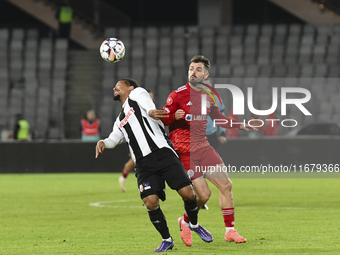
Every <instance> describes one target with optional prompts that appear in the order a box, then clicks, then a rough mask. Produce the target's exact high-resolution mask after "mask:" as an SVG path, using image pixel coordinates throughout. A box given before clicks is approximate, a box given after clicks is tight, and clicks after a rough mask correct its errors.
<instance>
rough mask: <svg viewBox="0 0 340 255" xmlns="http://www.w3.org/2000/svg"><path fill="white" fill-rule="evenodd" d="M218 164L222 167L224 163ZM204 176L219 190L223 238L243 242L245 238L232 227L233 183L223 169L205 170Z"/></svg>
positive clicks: (233, 219) (233, 220)
mask: <svg viewBox="0 0 340 255" xmlns="http://www.w3.org/2000/svg"><path fill="white" fill-rule="evenodd" d="M219 166H220V167H219V169H224V168H223V166H224V164H220V165H219ZM205 177H206V178H207V179H208V180H209V181H211V182H212V183H213V184H214V185H215V186H216V187H217V188H218V189H219V191H220V198H219V203H220V207H221V210H222V215H223V219H224V224H225V227H226V233H225V240H226V241H228V242H236V243H245V242H246V239H245V238H244V237H242V236H241V235H239V234H238V233H237V231H236V229H234V224H235V215H234V213H235V209H234V199H233V193H232V185H233V184H232V182H231V180H230V179H229V177H228V174H227V173H226V172H223V171H211V172H207V173H206V174H205Z"/></svg>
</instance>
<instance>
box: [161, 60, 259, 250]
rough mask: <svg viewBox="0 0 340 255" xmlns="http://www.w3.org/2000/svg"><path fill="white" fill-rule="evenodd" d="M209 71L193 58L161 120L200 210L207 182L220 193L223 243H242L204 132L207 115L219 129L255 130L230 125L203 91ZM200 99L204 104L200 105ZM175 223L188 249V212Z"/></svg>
mask: <svg viewBox="0 0 340 255" xmlns="http://www.w3.org/2000/svg"><path fill="white" fill-rule="evenodd" d="M209 69H210V62H209V60H208V59H207V58H205V57H204V56H201V55H198V56H195V57H193V58H192V60H191V62H190V66H189V71H188V80H189V82H188V83H187V84H186V85H184V86H182V87H179V88H178V89H177V90H175V91H173V92H172V93H171V94H170V95H169V96H168V99H167V102H166V105H165V106H164V108H163V109H164V110H166V111H167V112H168V113H169V118H164V119H162V121H163V123H164V124H165V125H169V137H170V139H171V141H172V142H173V144H174V149H175V150H176V152H177V154H178V155H179V157H180V160H181V162H182V164H183V165H184V167H185V169H186V171H187V173H188V175H189V177H190V178H191V180H192V182H193V184H194V191H195V193H196V196H197V200H198V207H199V208H201V207H202V206H203V205H204V204H205V203H206V202H207V201H208V199H209V197H210V195H211V191H210V189H209V186H208V184H207V182H206V180H205V179H208V180H209V181H211V182H212V183H213V184H214V185H215V186H216V187H217V188H218V189H219V191H220V199H219V203H220V207H221V209H222V215H223V218H224V223H225V227H226V233H225V240H226V241H229V242H232V241H235V242H237V243H244V242H246V239H245V238H243V237H242V236H240V235H239V234H238V233H237V231H236V230H235V229H234V202H233V194H232V182H231V180H230V179H229V177H228V174H227V172H226V171H219V170H218V169H225V168H223V166H224V163H223V160H222V159H221V157H220V156H219V154H218V153H217V151H216V150H215V149H214V148H213V147H212V146H210V144H209V142H208V139H207V136H206V133H205V130H206V127H207V116H208V115H209V116H210V117H211V119H212V120H214V119H215V120H216V119H218V120H219V121H218V123H223V124H219V126H221V127H224V128H239V129H242V130H246V131H250V130H251V131H256V130H257V129H256V128H254V127H251V126H249V125H244V124H242V123H241V124H240V123H238V124H235V123H231V119H229V118H227V117H226V116H224V115H223V114H222V113H221V112H220V110H219V109H218V107H217V106H216V104H215V102H214V100H213V99H212V98H211V97H210V95H208V93H206V92H205V91H207V90H209V88H208V87H207V86H205V85H204V83H203V81H204V80H205V79H207V78H208V76H209ZM202 98H203V100H206V102H204V103H203V100H202ZM231 124H232V125H231ZM209 169H210V170H209ZM213 169H214V170H213ZM178 223H179V225H180V229H181V238H182V240H183V242H184V243H185V244H186V245H187V246H191V245H192V236H191V231H190V229H189V227H188V226H189V219H188V215H187V213H185V214H184V216H182V217H180V218H179V219H178Z"/></svg>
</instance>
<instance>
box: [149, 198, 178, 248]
mask: <svg viewBox="0 0 340 255" xmlns="http://www.w3.org/2000/svg"><path fill="white" fill-rule="evenodd" d="M143 202H144V204H145V206H146V208H147V210H148V213H149V218H150V221H151V223H152V224H153V225H154V227H155V228H156V230H157V231H158V232H159V233H160V234H161V236H162V238H163V241H162V243H161V245H160V246H159V247H158V248H157V249H156V250H155V251H154V252H165V251H167V250H171V249H172V248H173V247H174V242H173V240H172V237H171V236H170V232H169V228H168V225H167V222H166V218H165V215H164V214H163V211H162V210H161V208H160V206H159V197H158V196H157V195H150V196H147V197H145V198H143Z"/></svg>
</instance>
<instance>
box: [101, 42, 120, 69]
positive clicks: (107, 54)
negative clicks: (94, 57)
mask: <svg viewBox="0 0 340 255" xmlns="http://www.w3.org/2000/svg"><path fill="white" fill-rule="evenodd" d="M99 52H100V56H101V57H102V58H103V59H104V60H105V61H107V62H109V63H116V62H118V61H120V60H122V58H123V57H124V55H125V47H124V43H123V42H122V41H121V40H119V39H117V38H107V39H106V40H104V41H103V42H102V44H101V45H100V49H99Z"/></svg>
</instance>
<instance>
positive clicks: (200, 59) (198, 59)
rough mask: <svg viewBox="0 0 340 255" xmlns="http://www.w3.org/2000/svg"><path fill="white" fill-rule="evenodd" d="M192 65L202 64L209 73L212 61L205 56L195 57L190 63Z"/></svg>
mask: <svg viewBox="0 0 340 255" xmlns="http://www.w3.org/2000/svg"><path fill="white" fill-rule="evenodd" d="M191 63H202V64H203V65H204V67H205V69H206V70H207V71H208V72H209V70H210V61H209V59H207V58H206V57H205V56H203V55H196V56H194V57H193V58H192V59H191V61H190V64H191Z"/></svg>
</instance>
